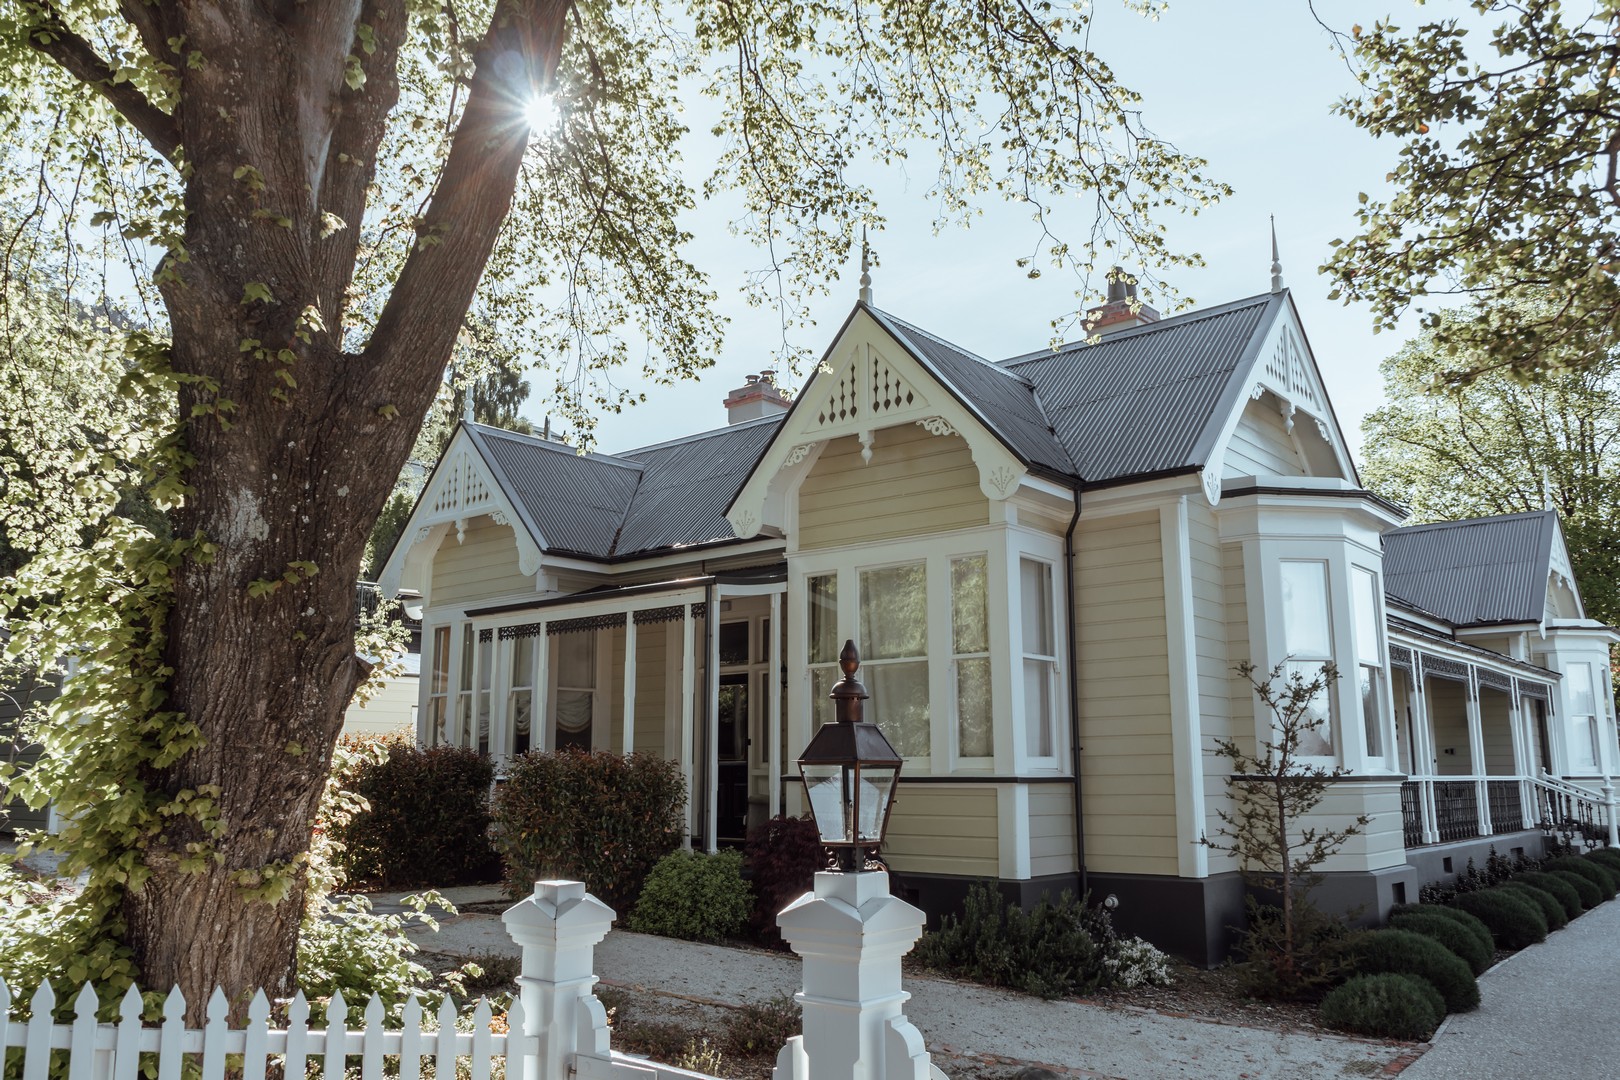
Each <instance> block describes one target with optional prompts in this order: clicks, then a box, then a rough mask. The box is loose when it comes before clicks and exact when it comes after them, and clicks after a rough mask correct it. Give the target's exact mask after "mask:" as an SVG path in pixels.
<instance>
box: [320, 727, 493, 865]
mask: <svg viewBox="0 0 1620 1080" xmlns="http://www.w3.org/2000/svg"><path fill="white" fill-rule="evenodd" d="M345 741H346V742H347V743H349V744H351V745H356V744H359V745H364V744H368V743H369V744H371V745H380V746H381V747H382V748H383V750H385V751H386V753H387V756H386V757H384V758H382V759H380V760H378V759H369V758H364V757H362V760H361V762H360V764H359V765H357V766H356V767H355V769H354V771H353V773H352V774H351V777H350V780H349V783H348V787H349V789H350V790H351V791H353V792H354V793H355V794H356V795H359V796H361V797H362V798H364V799H365V800H366V802H368V803H369V804H370V805H371V809H369V810H364V811H361V812H360V813H358V814H355V815H354V817H353V818H351V819H350V820H349V821H348V822H347V823H346V824H340V825H338V826H337V827H336V828H335V829H334V830H333V838H334V839H336V840H337V842H338V843H340V844H342V845H343V850H342V851H341V852H340V853H338V855H337V863H338V866H339V867H341V869H342V871H343V874H344V876H345V878H346V879H347V881H348V883H349V884H351V885H362V884H363V885H368V886H371V887H373V888H379V889H414V888H421V887H424V886H432V887H436V888H442V887H446V886H450V885H465V884H468V883H470V882H482V881H493V880H494V879H495V878H497V877H499V876H500V864H499V863H498V862H497V861H496V858H495V852H494V849H493V848H491V847H490V843H489V787H490V784H492V783H493V782H494V780H495V765H494V763H493V762H491V761H490V760H489V759H488V758H485V757H480V756H479V755H478V751H476V750H472V749H469V748H467V747H461V746H430V747H427V748H425V749H424V748H422V747H419V746H417V745H416V742H415V738H414V737H413V736H412V735H410V734H409V733H407V732H400V733H397V734H393V735H387V736H381V737H378V736H358V737H355V736H349V737H346V738H345Z"/></svg>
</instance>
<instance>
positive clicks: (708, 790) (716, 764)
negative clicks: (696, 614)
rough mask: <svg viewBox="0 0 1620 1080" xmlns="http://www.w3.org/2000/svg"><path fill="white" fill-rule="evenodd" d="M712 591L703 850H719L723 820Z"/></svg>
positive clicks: (716, 616)
mask: <svg viewBox="0 0 1620 1080" xmlns="http://www.w3.org/2000/svg"><path fill="white" fill-rule="evenodd" d="M717 592H718V590H710V593H709V602H708V605H707V606H706V608H705V610H704V622H705V624H706V630H707V633H708V638H709V647H708V649H707V650H706V651H705V654H704V659H703V674H704V679H703V684H704V685H703V692H704V694H705V695H707V701H706V702H705V704H704V706H703V717H704V720H703V787H704V791H703V850H704V851H707V852H709V853H710V854H713V853H714V852H716V851H718V850H719V845H718V843H717V842H716V841H717V837H716V835H715V833H716V830H717V828H718V826H719V818H720V798H719V792H720V600H719V597H718V595H717Z"/></svg>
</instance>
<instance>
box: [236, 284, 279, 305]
mask: <svg viewBox="0 0 1620 1080" xmlns="http://www.w3.org/2000/svg"><path fill="white" fill-rule="evenodd" d="M275 299H276V298H275V296H274V295H272V294H271V292H270V286H268V285H266V284H265V283H264V282H262V281H250V282H248V283H247V284H246V285H245V286H243V288H242V306H243V307H246V306H247V305H249V304H253V303H259V304H271V303H274V302H275Z"/></svg>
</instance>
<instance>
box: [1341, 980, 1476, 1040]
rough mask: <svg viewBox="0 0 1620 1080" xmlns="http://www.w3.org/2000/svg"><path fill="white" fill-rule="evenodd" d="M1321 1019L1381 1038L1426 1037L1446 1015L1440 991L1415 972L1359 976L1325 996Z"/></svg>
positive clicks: (1345, 1028) (1352, 1030)
mask: <svg viewBox="0 0 1620 1080" xmlns="http://www.w3.org/2000/svg"><path fill="white" fill-rule="evenodd" d="M1318 1014H1319V1015H1320V1016H1321V1018H1322V1022H1323V1023H1324V1024H1326V1025H1328V1026H1329V1027H1334V1028H1338V1029H1339V1030H1340V1031H1350V1032H1354V1033H1355V1034H1357V1035H1372V1036H1375V1037H1377V1038H1380V1039H1427V1038H1428V1037H1429V1036H1430V1035H1433V1034H1434V1029H1435V1028H1437V1027H1439V1026H1440V1021H1442V1020H1444V1019H1445V1017H1446V1006H1445V1001H1444V1000H1443V999H1442V998H1441V997H1440V992H1439V991H1438V990H1436V989H1435V988H1434V987H1433V986H1431V985H1429V983H1428V982H1427V981H1426V980H1424V979H1420V978H1418V977H1417V976H1415V975H1402V974H1400V973H1399V972H1387V973H1384V974H1379V975H1357V976H1355V977H1354V978H1352V979H1350V980H1349V981H1347V982H1346V983H1344V984H1343V985H1342V986H1337V987H1334V988H1333V989H1332V990H1330V991H1328V994H1327V996H1326V997H1324V998H1323V999H1322V1005H1321V1008H1320V1010H1319V1013H1318Z"/></svg>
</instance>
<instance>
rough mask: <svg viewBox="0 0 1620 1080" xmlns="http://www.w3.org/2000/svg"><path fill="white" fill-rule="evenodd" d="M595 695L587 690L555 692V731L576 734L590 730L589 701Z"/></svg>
mask: <svg viewBox="0 0 1620 1080" xmlns="http://www.w3.org/2000/svg"><path fill="white" fill-rule="evenodd" d="M595 696H596V695H595V694H593V693H591V692H590V691H589V690H559V691H557V730H558V731H564V732H568V733H570V734H578V733H580V732H583V731H589V730H590V728H591V699H592V698H594V697H595Z"/></svg>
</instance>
